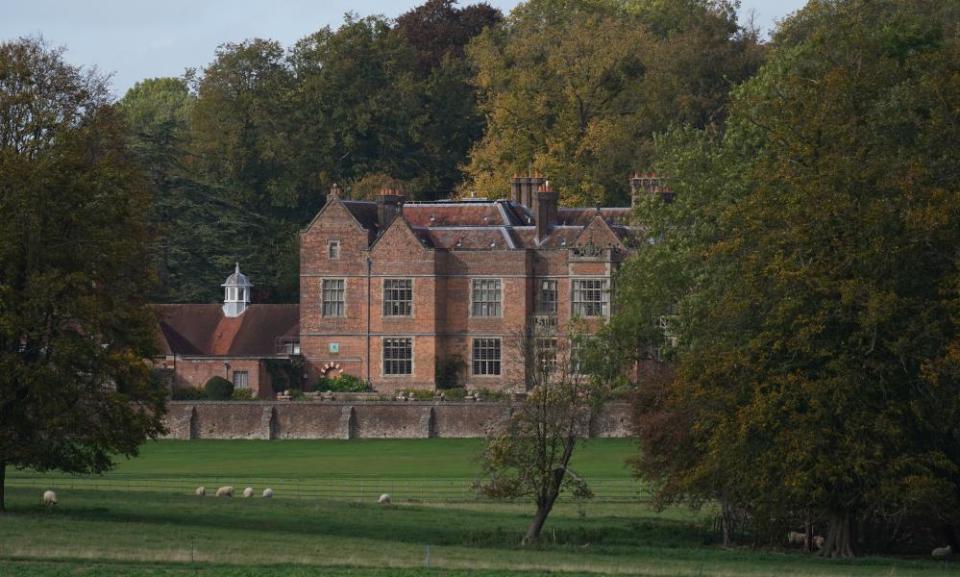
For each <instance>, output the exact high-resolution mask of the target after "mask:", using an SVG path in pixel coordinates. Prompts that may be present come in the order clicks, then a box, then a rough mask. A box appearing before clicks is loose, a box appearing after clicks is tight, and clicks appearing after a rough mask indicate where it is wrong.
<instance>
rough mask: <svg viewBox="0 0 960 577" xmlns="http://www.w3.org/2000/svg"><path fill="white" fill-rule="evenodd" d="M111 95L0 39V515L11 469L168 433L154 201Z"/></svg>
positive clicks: (128, 449) (67, 466)
mask: <svg viewBox="0 0 960 577" xmlns="http://www.w3.org/2000/svg"><path fill="white" fill-rule="evenodd" d="M107 92H108V91H107V85H106V82H105V81H104V79H103V78H101V77H99V76H97V75H96V74H93V73H85V72H83V71H81V70H80V69H78V68H75V67H72V66H70V65H68V64H66V63H65V62H64V61H63V57H62V51H61V50H52V49H49V48H48V47H46V46H45V45H44V44H43V43H42V42H41V41H38V40H33V39H21V40H18V41H15V42H6V43H3V44H0V118H2V119H3V122H0V124H2V126H3V128H2V133H0V213H2V214H4V215H6V218H4V219H3V221H2V222H0V510H2V509H3V499H2V495H3V486H2V481H3V474H4V471H5V468H6V467H7V466H14V467H24V468H33V469H37V470H41V471H43V470H49V469H59V470H62V471H68V472H90V471H92V472H100V471H103V470H105V469H107V468H109V467H110V465H111V460H112V459H113V458H114V457H115V456H116V455H126V456H130V455H135V454H136V453H137V447H138V446H139V445H140V444H141V443H142V442H143V441H144V440H145V439H147V438H152V437H156V436H157V435H158V434H159V433H160V432H161V430H162V427H161V422H160V418H161V416H162V415H163V408H164V397H165V395H164V391H162V390H161V389H160V387H159V386H157V385H155V384H154V383H153V381H152V380H151V379H150V371H149V368H148V366H147V364H146V363H145V362H144V359H145V358H148V357H149V356H150V354H151V352H152V351H153V346H154V338H155V334H154V322H153V321H152V319H151V314H150V312H149V311H148V310H147V308H146V307H145V306H144V301H145V297H146V295H147V294H148V290H149V284H150V281H151V279H152V275H151V273H150V270H149V267H148V262H149V259H148V258H147V246H148V244H147V237H146V233H147V228H146V223H145V215H146V214H147V213H148V211H149V197H148V196H147V195H146V194H145V191H146V190H147V187H146V186H145V184H144V178H143V176H142V174H141V173H140V171H139V169H138V166H137V163H136V161H135V159H134V158H133V157H132V156H131V154H130V153H129V151H128V149H127V146H126V129H125V127H124V126H123V124H122V122H121V121H120V118H119V115H118V114H117V113H116V112H115V110H114V109H113V108H112V107H111V106H110V105H108V104H107V102H106V96H105V95H106V94H107Z"/></svg>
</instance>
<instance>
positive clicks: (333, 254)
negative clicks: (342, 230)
mask: <svg viewBox="0 0 960 577" xmlns="http://www.w3.org/2000/svg"><path fill="white" fill-rule="evenodd" d="M327 256H328V257H330V258H333V259H337V258H340V241H339V240H331V241H330V242H329V243H328V244H327Z"/></svg>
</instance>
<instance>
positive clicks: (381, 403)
mask: <svg viewBox="0 0 960 577" xmlns="http://www.w3.org/2000/svg"><path fill="white" fill-rule="evenodd" d="M521 403H522V401H338V400H335V401H320V400H316V401H315V400H304V401H265V400H264V401H210V400H197V401H167V405H168V406H191V405H204V406H212V405H220V406H227V407H236V406H254V407H258V406H259V407H267V406H273V407H277V406H279V407H284V406H316V405H321V406H323V405H330V406H337V407H352V406H357V405H379V406H384V405H393V406H397V407H417V406H420V407H483V406H487V407H490V406H498V405H508V404H512V405H519V404H521ZM604 405H610V406H619V405H629V403H627V402H626V401H609V402H607V403H604Z"/></svg>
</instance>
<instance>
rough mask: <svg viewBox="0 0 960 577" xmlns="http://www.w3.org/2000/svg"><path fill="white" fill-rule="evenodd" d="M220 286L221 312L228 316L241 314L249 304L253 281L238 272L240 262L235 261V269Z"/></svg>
mask: <svg viewBox="0 0 960 577" xmlns="http://www.w3.org/2000/svg"><path fill="white" fill-rule="evenodd" d="M220 286H222V287H223V314H224V315H226V316H228V317H238V316H240V315H242V314H243V311H245V310H247V305H248V304H250V289H251V288H253V283H251V282H250V281H249V280H247V277H246V275H244V274H243V273H242V272H240V263H237V269H236V270H235V271H234V272H233V274H232V275H230V276H228V277H227V280H226V282H224V283H223V284H222V285H220Z"/></svg>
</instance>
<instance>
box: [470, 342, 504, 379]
mask: <svg viewBox="0 0 960 577" xmlns="http://www.w3.org/2000/svg"><path fill="white" fill-rule="evenodd" d="M473 374H474V375H481V376H483V375H499V374H500V339H499V338H475V339H473Z"/></svg>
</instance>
